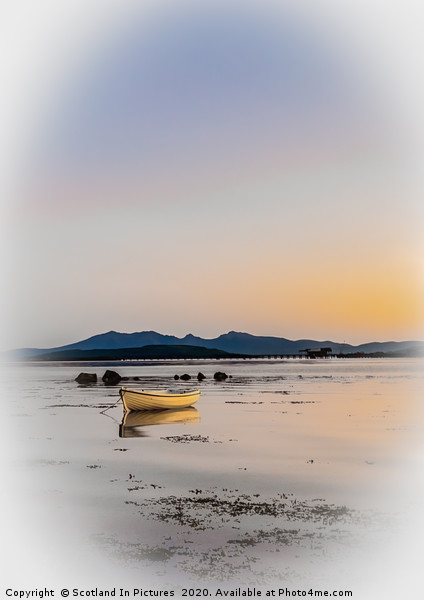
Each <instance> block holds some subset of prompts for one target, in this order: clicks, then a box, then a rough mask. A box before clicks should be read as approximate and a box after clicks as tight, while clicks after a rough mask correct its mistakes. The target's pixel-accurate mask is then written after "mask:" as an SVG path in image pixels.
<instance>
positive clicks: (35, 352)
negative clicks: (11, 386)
mask: <svg viewBox="0 0 424 600" xmlns="http://www.w3.org/2000/svg"><path fill="white" fill-rule="evenodd" d="M145 346H162V347H163V346H191V347H198V348H209V349H213V350H222V351H224V352H228V353H230V354H244V355H246V354H247V355H267V354H269V355H276V354H298V353H299V351H300V350H305V349H306V348H317V347H318V348H322V347H330V348H332V351H333V353H335V354H355V353H366V354H371V353H375V352H383V353H395V354H396V355H409V356H411V355H413V356H417V355H420V356H421V355H424V342H422V341H416V340H411V341H404V342H369V343H366V344H360V345H358V346H353V345H351V344H346V343H344V342H343V343H340V342H334V341H331V340H325V341H322V340H321V341H318V340H311V339H301V340H289V339H286V338H282V337H270V336H256V335H251V334H249V333H240V332H236V331H230V332H228V333H225V334H222V335H220V336H218V337H216V338H212V339H207V338H201V337H197V336H194V335H192V334H191V333H190V334H188V335H186V336H184V337H182V338H178V337H176V336H173V335H163V334H161V333H157V332H156V331H141V332H135V333H119V332H117V331H109V332H107V333H102V334H99V335H94V336H92V337H89V338H87V339H85V340H81V341H79V342H75V343H73V344H68V345H66V346H59V347H56V348H44V349H42V348H20V349H19V350H15V351H12V352H9V353H7V356H8V357H9V358H21V359H25V358H35V357H37V358H38V357H39V358H40V359H41V360H42V359H43V358H44V359H47V355H50V356H51V355H52V353H54V354H55V355H57V354H59V353H62V352H63V353H64V354H63V355H62V356H63V358H64V360H66V358H65V356H66V355H67V356H69V355H70V354H69V353H70V352H71V351H78V352H80V351H89V350H109V351H111V350H123V349H134V348H142V347H145ZM65 353H66V355H65Z"/></svg>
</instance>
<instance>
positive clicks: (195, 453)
mask: <svg viewBox="0 0 424 600" xmlns="http://www.w3.org/2000/svg"><path fill="white" fill-rule="evenodd" d="M106 368H113V369H115V370H117V371H118V372H119V373H120V374H121V375H122V376H126V377H130V378H133V377H135V376H137V377H139V378H140V380H139V381H131V382H126V385H128V386H131V387H142V388H145V389H148V388H150V389H154V388H163V387H165V388H168V387H170V386H172V387H176V386H180V387H182V388H189V387H200V389H201V392H202V393H201V398H200V400H199V402H198V403H197V405H196V407H195V409H194V408H193V409H190V410H189V411H188V412H187V414H186V415H185V417H184V418H181V415H176V416H175V420H174V419H173V418H172V417H170V415H169V414H168V415H166V419H165V420H164V422H161V418H160V417H157V415H150V416H149V415H144V416H142V417H141V419H140V418H137V417H135V418H132V419H129V420H127V422H125V423H124V424H123V423H122V421H123V418H122V417H123V412H122V406H121V404H120V403H118V404H115V403H116V402H117V401H118V389H119V388H117V387H105V386H104V385H103V383H102V382H101V376H102V374H103V372H104V371H105V369H106ZM217 370H220V371H225V372H226V373H227V374H228V375H231V378H229V379H227V381H225V382H215V381H214V380H213V377H212V376H213V373H214V372H216V371H217ZM3 371H4V388H5V395H4V398H3V400H4V407H5V409H4V410H5V412H7V414H8V419H7V421H6V422H7V427H6V430H7V433H6V434H5V436H4V440H3V441H4V442H5V450H6V452H7V460H6V466H7V474H6V475H5V479H6V480H7V481H8V486H7V489H8V502H9V504H8V505H7V506H8V510H9V511H10V510H11V509H10V507H12V510H11V515H10V521H9V525H10V529H11V531H12V532H13V533H12V534H11V537H12V538H13V543H14V544H15V548H16V549H17V550H16V551H18V552H19V557H20V558H21V555H22V554H23V556H25V555H26V554H27V555H28V557H27V558H26V559H24V560H30V562H31V563H32V564H33V568H32V569H29V570H27V571H26V573H25V577H26V578H27V579H28V583H29V582H31V584H32V585H49V584H48V583H42V581H47V580H46V578H47V579H48V578H50V579H51V577H52V564H54V573H55V576H56V577H57V578H58V580H60V581H62V582H63V578H64V577H66V578H71V579H72V581H75V583H74V584H71V583H69V584H68V585H74V586H76V585H79V584H81V585H83V584H84V585H90V586H91V587H93V586H94V587H95V586H97V587H101V586H105V585H112V586H117V587H121V588H122V587H129V588H133V587H142V582H144V583H143V585H144V586H145V585H146V582H147V583H148V584H149V585H153V586H156V587H155V589H159V588H160V589H168V590H170V589H175V590H176V593H177V594H178V593H179V590H180V589H181V586H186V585H189V586H193V587H199V585H200V584H202V585H207V586H209V587H208V589H210V590H213V589H215V588H216V586H220V587H221V588H222V587H226V588H228V589H230V588H231V587H234V586H238V585H250V586H255V585H256V586H261V587H262V589H266V588H278V587H281V586H282V585H283V583H284V584H293V585H295V584H296V585H297V587H298V588H299V587H301V588H302V589H309V588H310V587H311V586H312V585H314V586H315V587H316V589H327V588H326V586H329V585H333V586H335V585H339V586H343V589H354V591H356V594H357V595H356V596H355V595H354V597H361V598H366V597H368V596H366V595H364V594H365V590H368V591H369V590H370V589H371V587H372V586H373V585H374V586H377V587H376V588H375V589H380V590H381V589H382V588H381V582H380V575H381V573H383V572H385V570H386V569H387V565H388V564H391V563H390V561H392V562H394V564H397V565H398V566H399V562H398V561H399V554H401V555H403V556H404V555H405V553H404V550H403V548H404V545H402V544H404V542H403V541H402V540H403V538H404V534H405V530H406V529H407V528H408V527H410V525H411V523H412V524H414V523H416V522H418V520H417V519H418V515H419V514H420V512H421V503H422V476H421V472H422V467H423V460H422V439H423V429H424V428H423V418H422V417H423V412H422V390H423V377H424V373H423V361H422V360H418V359H417V360H403V359H402V360H401V359H396V360H395V359H393V360H392V359H384V360H374V359H364V360H362V359H359V360H337V359H330V360H321V361H320V360H291V361H290V360H289V361H275V360H269V361H240V362H238V361H216V362H215V361H168V362H164V361H157V362H153V361H151V362H147V361H146V362H140V363H119V364H117V365H111V364H106V363H102V364H75V363H68V364H58V363H37V364H35V363H32V364H14V365H7V366H4V367H3ZM80 371H88V372H96V373H97V375H98V377H99V382H98V383H97V384H96V385H93V386H86V387H84V386H79V385H78V384H77V383H76V382H75V381H74V379H75V377H76V376H77V375H78V373H79V372H80ZM199 371H201V372H202V373H204V374H205V375H206V377H207V378H206V379H205V380H204V381H203V382H202V383H200V384H198V382H197V380H196V375H197V373H198V372H199ZM175 373H177V374H179V375H181V374H183V373H189V374H190V375H191V376H192V377H193V379H192V380H190V381H189V382H180V381H177V382H174V379H173V376H174V374H175ZM105 409H107V410H106V412H104V411H105ZM102 411H103V412H102ZM157 421H159V423H157ZM11 543H12V542H11ZM407 546H408V544H407ZM408 547H409V546H408ZM11 554H12V559H11V560H10V562H11V564H12V566H14V570H15V573H14V574H13V575H12V573H11V575H10V577H16V578H17V579H19V577H20V576H21V575H22V573H21V572H20V569H19V568H17V565H16V563H17V559H16V557H15V558H14V557H13V553H12V552H11ZM376 556H378V557H379V559H378V560H376V559H375V557H376ZM29 557H31V558H30V559H29ZM370 557H374V560H373V562H372V565H371V563H370ZM9 558H10V557H9ZM380 563H381V564H380ZM358 569H359V572H360V576H358ZM380 571H381V573H380ZM21 585H22V584H21ZM62 585H65V583H63V584H62ZM358 594H359V595H358ZM361 594H362V595H361ZM369 597H373V598H379V597H382V598H383V597H388V596H387V595H386V596H384V595H381V596H378V595H376V593H375V590H374V592H373V594H371V595H370V596H369Z"/></svg>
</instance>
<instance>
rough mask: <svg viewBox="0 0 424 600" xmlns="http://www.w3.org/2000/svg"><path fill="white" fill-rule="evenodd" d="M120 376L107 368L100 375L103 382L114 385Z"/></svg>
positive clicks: (119, 379)
mask: <svg viewBox="0 0 424 600" xmlns="http://www.w3.org/2000/svg"><path fill="white" fill-rule="evenodd" d="M121 379H122V377H121V376H120V375H119V373H117V372H116V371H109V370H107V371H106V372H105V374H104V375H103V377H102V381H103V383H105V384H106V385H116V384H117V383H119V382H120V381H121Z"/></svg>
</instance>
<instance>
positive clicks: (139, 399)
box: [119, 388, 200, 412]
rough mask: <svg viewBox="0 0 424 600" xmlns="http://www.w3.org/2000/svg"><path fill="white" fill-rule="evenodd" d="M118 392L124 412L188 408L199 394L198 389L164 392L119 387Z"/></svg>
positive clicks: (196, 399)
mask: <svg viewBox="0 0 424 600" xmlns="http://www.w3.org/2000/svg"><path fill="white" fill-rule="evenodd" d="M119 393H120V395H121V398H122V402H123V405H124V409H125V411H126V412H130V411H133V410H163V409H176V408H188V407H189V406H193V404H194V403H195V402H197V401H198V399H199V396H200V392H199V390H192V391H189V392H175V393H166V392H154V391H144V390H132V389H129V388H121V389H120V392H119Z"/></svg>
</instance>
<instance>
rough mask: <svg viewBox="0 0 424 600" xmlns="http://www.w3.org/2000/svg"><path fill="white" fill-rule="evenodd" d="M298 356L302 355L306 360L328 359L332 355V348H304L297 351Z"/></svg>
mask: <svg viewBox="0 0 424 600" xmlns="http://www.w3.org/2000/svg"><path fill="white" fill-rule="evenodd" d="M299 354H303V355H305V356H306V358H328V357H329V356H331V355H332V354H333V349H332V348H306V349H305V350H299Z"/></svg>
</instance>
